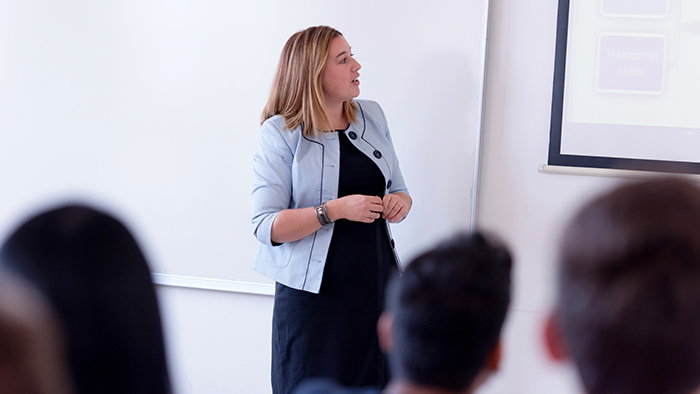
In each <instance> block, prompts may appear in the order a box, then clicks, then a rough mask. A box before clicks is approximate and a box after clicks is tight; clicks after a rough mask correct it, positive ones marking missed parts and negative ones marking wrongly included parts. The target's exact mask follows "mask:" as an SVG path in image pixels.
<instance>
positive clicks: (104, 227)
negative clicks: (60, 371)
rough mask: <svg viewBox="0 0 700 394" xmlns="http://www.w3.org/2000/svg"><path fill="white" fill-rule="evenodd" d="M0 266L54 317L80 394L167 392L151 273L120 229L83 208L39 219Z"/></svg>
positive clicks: (1, 253) (11, 244) (17, 235)
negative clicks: (33, 291) (42, 299)
mask: <svg viewBox="0 0 700 394" xmlns="http://www.w3.org/2000/svg"><path fill="white" fill-rule="evenodd" d="M0 264H1V265H2V266H4V267H5V268H7V269H9V270H10V271H13V272H14V273H16V274H18V275H20V276H21V277H23V278H25V279H26V280H28V281H29V282H30V283H32V284H33V285H34V286H35V287H36V288H37V289H39V291H40V292H42V293H43V294H44V295H45V296H46V298H47V299H48V300H49V302H50V304H51V306H52V307H53V308H54V309H55V310H56V311H57V313H58V315H59V317H60V318H61V320H62V322H63V325H64V332H65V333H66V336H67V347H68V349H67V350H68V354H69V364H70V369H71V371H72V375H73V381H74V382H75V385H76V387H77V389H78V393H83V394H88V393H90V394H94V393H120V394H124V393H128V394H136V393H143V394H162V393H169V392H170V383H169V379H168V371H167V366H166V359H165V347H164V343H163V334H162V328H161V321H160V315H159V310H158V303H157V300H156V294H155V290H154V286H153V283H152V281H151V276H150V272H149V269H148V266H147V264H146V260H145V259H144V257H143V254H142V253H141V251H140V250H139V247H138V245H137V244H136V242H135V240H134V238H133V237H132V236H131V234H130V233H129V231H128V230H127V229H126V228H125V227H124V226H123V225H122V224H121V223H120V222H119V221H117V220H115V219H114V218H112V217H111V216H109V215H106V214H104V213H101V212H98V211H96V210H94V209H91V208H88V207H84V206H67V207H63V208H59V209H55V210H52V211H49V212H46V213H43V214H40V215H38V216H36V217H34V218H33V219H30V220H29V221H27V222H26V223H24V224H23V225H21V226H20V227H19V229H17V230H16V231H15V232H14V233H13V234H12V235H11V236H10V238H9V239H8V240H7V241H6V242H5V244H4V245H3V247H2V249H1V250H0Z"/></svg>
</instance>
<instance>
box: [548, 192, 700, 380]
mask: <svg viewBox="0 0 700 394" xmlns="http://www.w3.org/2000/svg"><path fill="white" fill-rule="evenodd" d="M555 322H556V323H555V324H556V325H557V326H558V329H559V331H560V334H559V335H560V336H561V338H562V339H563V343H564V344H565V347H566V350H567V351H568V354H569V355H570V357H571V358H573V360H574V362H575V364H576V366H577V367H578V370H579V372H580V375H581V380H582V382H583V384H584V386H585V388H586V390H587V392H588V393H589V394H608V393H609V394H612V393H615V394H687V393H690V392H692V391H694V390H696V389H697V388H698V387H699V386H700V189H698V188H697V187H695V186H694V185H692V184H690V183H688V182H685V181H682V180H679V179H659V180H652V181H646V182H641V183H635V184H630V185H626V186H622V187H620V188H618V189H616V190H614V191H612V192H609V193H607V194H605V195H603V196H601V197H599V198H597V199H595V200H593V201H592V202H590V203H589V204H587V205H586V206H584V207H583V209H581V211H580V212H578V214H577V215H576V216H575V217H574V218H573V220H572V221H571V223H570V224H569V226H568V228H567V229H566V231H565V233H564V237H563V242H562V245H561V256H560V269H559V283H558V300H557V305H556V309H555Z"/></svg>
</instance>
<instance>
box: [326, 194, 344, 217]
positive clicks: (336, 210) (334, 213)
mask: <svg viewBox="0 0 700 394" xmlns="http://www.w3.org/2000/svg"><path fill="white" fill-rule="evenodd" d="M339 200H340V199H335V200H330V201H326V213H327V214H328V218H329V219H330V220H331V221H333V222H335V221H336V220H338V219H342V217H341V216H340V207H339V206H338V205H339V202H340V201H339Z"/></svg>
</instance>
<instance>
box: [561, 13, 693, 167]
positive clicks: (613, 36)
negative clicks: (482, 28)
mask: <svg viewBox="0 0 700 394" xmlns="http://www.w3.org/2000/svg"><path fill="white" fill-rule="evenodd" d="M699 109H700V0H680V1H670V0H596V1H591V0H560V1H559V20H558V26H557V49H556V63H555V75H554V92H553V96H552V123H551V130H550V150H549V160H548V164H549V165H560V166H575V167H594V168H616V169H629V170H647V171H668V172H683V173H700V149H698V147H700V113H699Z"/></svg>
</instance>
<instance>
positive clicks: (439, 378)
mask: <svg viewBox="0 0 700 394" xmlns="http://www.w3.org/2000/svg"><path fill="white" fill-rule="evenodd" d="M510 271H511V257H510V254H509V253H508V251H507V249H506V248H505V247H504V246H501V245H500V244H497V243H494V242H491V241H489V240H487V239H486V238H484V236H483V235H481V234H473V235H466V234H459V235H457V236H454V237H453V238H451V239H449V240H447V241H444V242H442V243H440V244H439V245H437V246H436V247H435V248H433V249H431V250H429V251H427V252H425V253H423V254H422V255H420V256H418V257H417V258H415V259H414V260H413V261H412V262H411V263H410V264H409V265H408V266H407V268H406V270H405V272H404V273H403V275H402V276H401V277H399V276H395V277H393V278H392V280H391V282H390V284H389V289H388V293H387V308H388V310H389V311H390V312H391V313H393V315H394V328H393V334H394V347H393V349H392V351H391V354H390V357H389V359H390V364H391V370H392V373H393V374H394V375H396V376H397V377H399V378H402V379H406V380H408V381H410V382H413V383H416V384H420V385H425V386H431V387H440V388H444V389H447V390H453V391H463V390H465V389H466V388H468V387H469V386H470V385H471V384H472V382H473V381H474V379H475V377H476V376H477V374H478V373H479V371H481V369H482V367H483V365H484V363H485V362H486V360H487V358H488V356H489V355H490V354H491V352H492V350H493V349H494V348H495V345H496V343H497V342H498V338H499V335H500V331H501V326H502V325H503V321H504V319H505V315H506V310H507V308H508V303H509V302H510Z"/></svg>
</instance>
